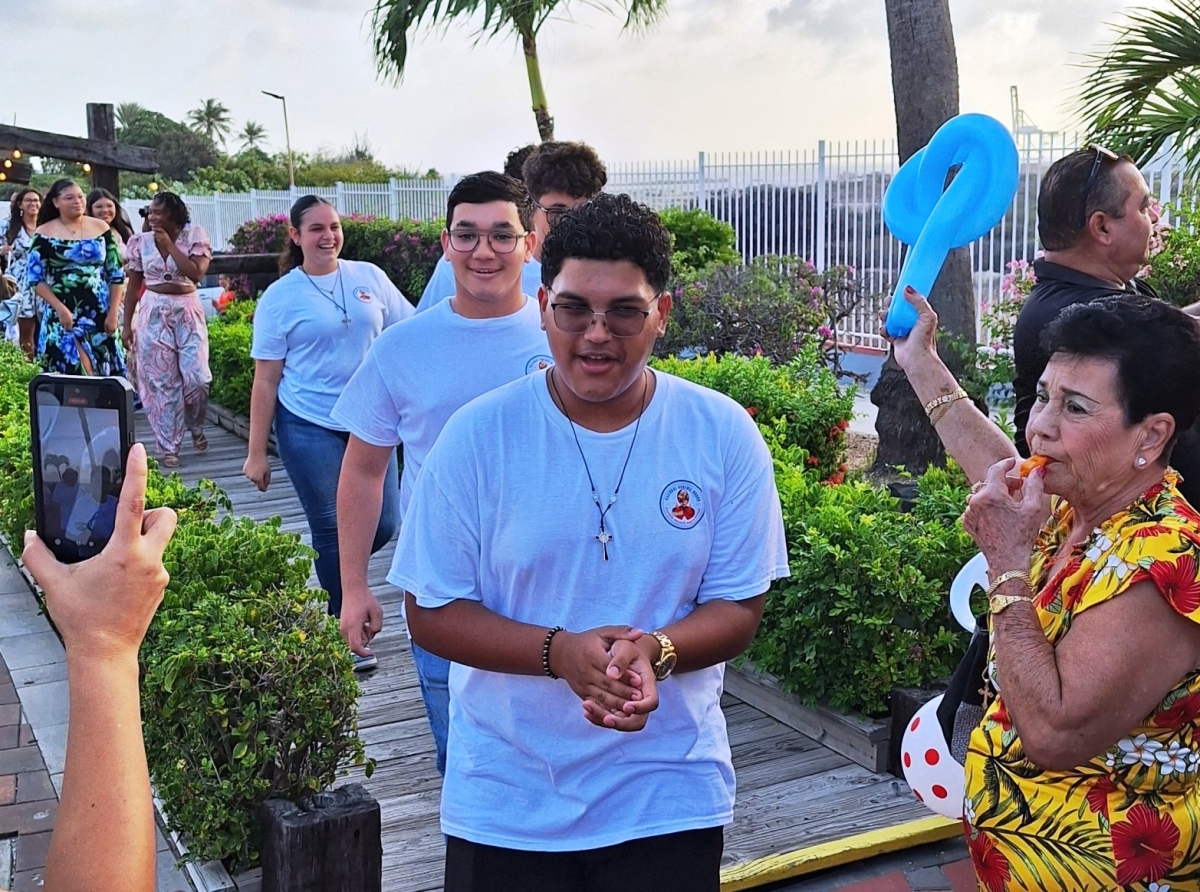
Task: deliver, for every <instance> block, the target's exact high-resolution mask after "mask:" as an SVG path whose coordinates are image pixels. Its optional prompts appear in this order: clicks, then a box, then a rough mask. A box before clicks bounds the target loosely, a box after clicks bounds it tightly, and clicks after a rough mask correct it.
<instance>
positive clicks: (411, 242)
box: [229, 214, 442, 305]
mask: <svg viewBox="0 0 1200 892" xmlns="http://www.w3.org/2000/svg"><path fill="white" fill-rule="evenodd" d="M287 228H288V218H287V215H286V214H272V215H270V216H267V217H258V218H256V219H254V220H247V221H246V222H245V223H243V224H242V225H241V226H239V227H238V228H237V229H236V230H235V231H234V233H233V235H232V236H230V238H229V244H230V252H231V253H233V254H278V253H280V252H281V251H282V250H283V247H284V245H285V244H286V243H287ZM342 233H343V234H344V236H345V245H344V246H343V248H342V256H343V257H345V258H346V259H347V260H365V261H367V262H369V263H373V264H375V265H376V266H378V267H379V268H380V269H382V270H383V271H384V272H385V273H386V274H387V276H388V278H389V279H391V280H392V282H393V284H395V286H396V287H397V288H399V289H400V290H401V291H402V292H403V293H404V295H405V297H407V298H408V299H409V300H410V301H411V302H412V303H413V304H414V305H415V304H416V302H417V301H418V300H420V298H421V293H422V292H423V291H424V290H425V285H426V284H427V283H428V282H429V277H430V276H431V275H433V268H434V266H436V265H437V262H438V258H439V257H441V256H442V242H441V233H442V221H441V220H389V219H386V218H384V217H344V218H343V219H342Z"/></svg>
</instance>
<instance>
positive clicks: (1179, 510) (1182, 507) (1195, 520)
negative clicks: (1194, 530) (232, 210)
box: [1171, 499, 1200, 526]
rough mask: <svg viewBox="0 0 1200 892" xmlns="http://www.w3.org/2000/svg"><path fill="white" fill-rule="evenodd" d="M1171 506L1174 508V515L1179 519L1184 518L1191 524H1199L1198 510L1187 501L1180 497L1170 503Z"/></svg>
mask: <svg viewBox="0 0 1200 892" xmlns="http://www.w3.org/2000/svg"><path fill="white" fill-rule="evenodd" d="M1171 507H1172V508H1174V509H1175V516H1176V517H1178V518H1180V519H1181V520H1186V521H1188V522H1189V523H1191V524H1192V525H1193V526H1200V512H1197V511H1196V509H1195V508H1193V507H1192V506H1191V505H1189V504H1188V503H1187V502H1185V501H1183V500H1182V499H1180V500H1179V501H1176V502H1174V503H1172V506H1171Z"/></svg>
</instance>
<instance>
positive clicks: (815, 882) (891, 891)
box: [763, 838, 979, 892]
mask: <svg viewBox="0 0 1200 892" xmlns="http://www.w3.org/2000/svg"><path fill="white" fill-rule="evenodd" d="M763 892H979V885H978V883H977V882H976V881H975V869H974V868H973V867H972V866H971V860H970V859H969V858H968V857H967V847H966V844H965V843H964V842H963V840H962V839H961V838H958V839H952V840H948V841H946V842H938V843H929V844H928V845H923V846H918V847H916V848H913V849H907V850H905V851H901V852H894V853H891V854H887V855H879V856H878V857H875V858H871V859H869V860H866V861H859V862H856V863H854V864H847V865H845V866H844V867H835V868H833V869H831V870H827V871H823V872H822V873H818V874H813V875H811V876H807V877H801V878H799V879H796V880H791V881H785V882H781V883H777V884H775V885H773V886H771V887H770V889H769V890H768V889H764V890H763Z"/></svg>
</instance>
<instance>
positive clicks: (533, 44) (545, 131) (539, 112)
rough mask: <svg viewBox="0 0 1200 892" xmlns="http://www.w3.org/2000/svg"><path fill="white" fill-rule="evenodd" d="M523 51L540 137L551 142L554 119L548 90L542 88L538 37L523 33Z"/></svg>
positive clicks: (534, 115) (543, 140)
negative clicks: (548, 98) (551, 115)
mask: <svg viewBox="0 0 1200 892" xmlns="http://www.w3.org/2000/svg"><path fill="white" fill-rule="evenodd" d="M521 49H522V50H523V51H524V53H525V71H526V72H527V73H528V75H529V95H530V96H531V97H532V99H533V117H534V118H535V119H536V120H537V129H538V136H539V137H541V140H542V142H549V141H550V140H552V139H554V118H552V117H550V105H549V103H548V102H546V90H545V88H544V87H543V86H542V67H541V65H540V64H539V63H538V54H537V36H536V35H535V34H533V33H522V34H521Z"/></svg>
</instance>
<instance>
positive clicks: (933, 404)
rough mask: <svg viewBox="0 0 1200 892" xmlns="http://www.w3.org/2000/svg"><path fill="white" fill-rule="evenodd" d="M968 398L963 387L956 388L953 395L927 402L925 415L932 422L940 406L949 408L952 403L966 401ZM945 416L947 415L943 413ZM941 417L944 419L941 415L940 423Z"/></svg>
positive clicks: (949, 394)
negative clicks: (935, 411)
mask: <svg viewBox="0 0 1200 892" xmlns="http://www.w3.org/2000/svg"><path fill="white" fill-rule="evenodd" d="M966 398H967V392H966V391H965V390H963V389H962V388H961V387H955V388H954V392H953V393H947V394H946V395H944V396H939V397H937V398H936V399H932V400H930V401H929V402H927V403H926V404H925V414H926V415H927V416H929V419H930V421H932V420H933V410H934V409H936V408H937V407H938V406H949V405H950V404H951V403H954V402H957V401H958V400H965V399H966ZM943 414H945V413H943ZM941 417H942V416H941V415H939V416H938V420H939V421H940V420H941ZM935 423H936V422H935Z"/></svg>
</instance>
